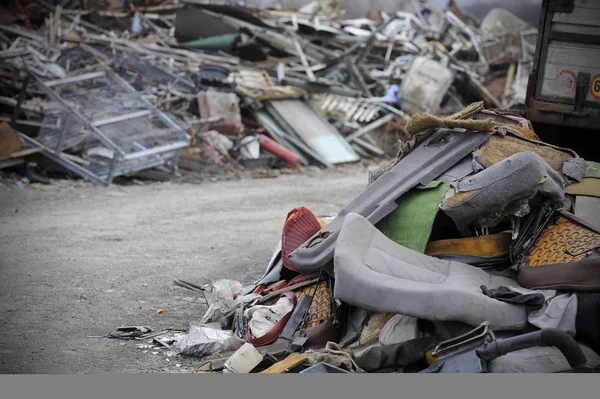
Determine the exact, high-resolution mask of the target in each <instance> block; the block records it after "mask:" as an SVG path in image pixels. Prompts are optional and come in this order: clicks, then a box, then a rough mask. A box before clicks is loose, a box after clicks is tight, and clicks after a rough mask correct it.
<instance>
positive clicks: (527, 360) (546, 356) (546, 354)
mask: <svg viewBox="0 0 600 399" xmlns="http://www.w3.org/2000/svg"><path fill="white" fill-rule="evenodd" d="M579 346H580V347H581V349H582V350H583V354H584V355H585V357H586V359H587V363H588V366H590V367H598V366H600V356H598V354H597V353H596V352H594V351H593V350H592V349H590V348H589V347H588V346H585V345H582V344H580V345H579ZM489 367H490V372H491V373H559V372H563V371H568V370H571V367H570V366H569V362H568V361H567V359H566V358H565V357H564V355H563V354H562V353H561V352H560V351H559V350H558V349H556V348H554V347H552V346H534V347H532V348H527V349H522V350H519V351H516V352H512V353H508V354H506V355H504V356H500V357H499V358H497V359H495V360H493V361H491V362H490V365H489Z"/></svg>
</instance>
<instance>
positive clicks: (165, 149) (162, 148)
mask: <svg viewBox="0 0 600 399" xmlns="http://www.w3.org/2000/svg"><path fill="white" fill-rule="evenodd" d="M187 146H189V143H187V142H182V141H179V142H176V143H172V144H167V145H163V146H160V147H154V148H150V149H147V150H144V151H138V152H134V153H131V154H127V155H125V156H124V157H123V159H124V160H126V161H130V160H132V159H139V158H142V157H145V156H148V155H154V154H160V153H162V152H168V151H172V150H176V149H179V148H184V147H187Z"/></svg>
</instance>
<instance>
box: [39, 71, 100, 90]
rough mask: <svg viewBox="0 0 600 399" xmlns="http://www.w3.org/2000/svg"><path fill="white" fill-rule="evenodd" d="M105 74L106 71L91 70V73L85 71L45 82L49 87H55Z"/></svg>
mask: <svg viewBox="0 0 600 399" xmlns="http://www.w3.org/2000/svg"><path fill="white" fill-rule="evenodd" d="M104 75H105V73H104V72H90V73H84V74H83V75H79V76H72V77H70V78H65V79H56V80H50V81H47V82H44V84H45V85H46V86H48V87H54V86H58V85H62V84H67V83H75V82H81V81H83V80H89V79H95V78H100V77H102V76H104Z"/></svg>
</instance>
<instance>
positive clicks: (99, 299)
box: [0, 165, 368, 374]
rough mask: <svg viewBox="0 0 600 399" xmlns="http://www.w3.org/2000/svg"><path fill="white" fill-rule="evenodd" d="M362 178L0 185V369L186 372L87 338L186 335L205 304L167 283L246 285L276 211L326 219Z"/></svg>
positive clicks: (347, 173) (268, 246)
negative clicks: (131, 333)
mask: <svg viewBox="0 0 600 399" xmlns="http://www.w3.org/2000/svg"><path fill="white" fill-rule="evenodd" d="M367 176H368V172H367V170H366V168H365V167H363V166H361V165H354V166H352V167H350V168H339V169H336V170H331V171H313V172H311V173H310V174H305V175H289V176H281V177H279V178H276V179H260V180H242V181H231V182H216V183H204V184H197V185H191V184H173V183H153V184H149V185H133V186H117V185H113V186H111V187H108V188H104V187H95V186H93V185H91V184H88V183H84V182H73V181H64V180H63V181H55V182H53V184H52V185H49V186H39V185H38V186H35V185H34V186H33V187H32V186H29V187H26V188H24V189H18V188H6V187H4V188H0V273H1V280H0V281H1V282H0V284H1V288H0V320H2V321H1V325H2V329H1V333H2V339H1V340H0V373H3V374H5V373H56V374H62V373H82V374H108V373H110V374H114V373H146V372H190V371H194V370H195V366H197V365H198V364H199V361H198V360H190V359H185V358H180V357H177V356H171V357H169V356H167V351H164V350H163V351H152V350H150V351H148V350H145V349H141V348H139V347H138V345H140V344H146V342H139V341H137V342H133V341H126V342H125V341H120V340H111V339H107V338H92V337H90V336H99V335H102V334H105V333H107V332H109V331H112V330H114V329H115V328H117V327H120V326H123V325H145V326H149V327H152V328H153V329H154V330H155V331H159V330H161V329H164V328H181V329H184V328H186V327H187V325H188V323H189V322H191V321H197V320H199V319H200V318H201V317H202V315H203V314H204V311H205V310H206V306H205V304H204V299H203V298H202V297H200V296H198V295H197V294H196V293H194V292H192V291H189V290H186V289H183V288H180V287H178V286H176V285H174V284H173V279H174V278H181V279H184V280H189V281H193V282H196V283H198V284H203V283H207V282H210V281H212V280H216V279H219V278H233V279H237V280H239V281H241V282H243V283H250V282H252V281H254V280H255V279H257V278H258V277H260V276H261V275H262V273H263V272H264V270H265V268H266V266H267V263H268V261H269V259H270V257H271V254H272V252H273V249H274V247H275V245H276V244H277V242H278V240H279V238H280V234H281V228H282V226H283V223H284V220H285V216H286V215H287V212H289V211H290V210H291V209H292V208H294V207H296V206H307V207H309V208H310V209H312V210H313V211H314V212H316V213H318V214H330V213H332V212H337V211H339V210H340V209H341V208H342V207H343V206H344V205H345V204H346V203H347V202H348V201H349V200H351V199H352V198H353V197H354V196H355V195H356V194H358V193H359V192H360V191H361V190H362V189H363V188H364V186H365V185H366V183H367ZM158 309H164V313H163V314H160V315H159V314H157V312H156V311H157V310H158ZM153 352H158V353H153Z"/></svg>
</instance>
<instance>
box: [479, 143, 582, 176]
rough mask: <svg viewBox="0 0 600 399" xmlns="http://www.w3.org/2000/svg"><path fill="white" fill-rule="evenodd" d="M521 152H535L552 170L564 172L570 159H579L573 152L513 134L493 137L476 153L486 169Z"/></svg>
mask: <svg viewBox="0 0 600 399" xmlns="http://www.w3.org/2000/svg"><path fill="white" fill-rule="evenodd" d="M519 152H535V153H536V154H538V155H540V156H541V157H542V158H544V161H546V163H548V165H550V166H551V167H552V169H554V170H556V171H559V172H562V164H563V162H564V161H565V160H567V159H569V158H577V154H575V153H574V152H572V151H571V150H567V149H563V148H558V147H554V146H551V145H549V144H545V143H542V142H539V141H533V140H526V139H524V138H519V137H516V136H514V135H511V134H507V135H506V136H504V137H500V136H497V135H493V136H491V137H490V139H489V141H488V142H487V143H486V144H484V145H483V146H482V147H481V149H479V150H478V151H476V152H475V154H474V158H475V160H476V161H477V162H478V163H480V164H481V165H483V166H484V167H486V168H489V167H490V166H492V165H495V164H497V163H498V162H500V161H502V160H504V159H506V158H508V157H510V156H513V155H515V154H517V153H519Z"/></svg>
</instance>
